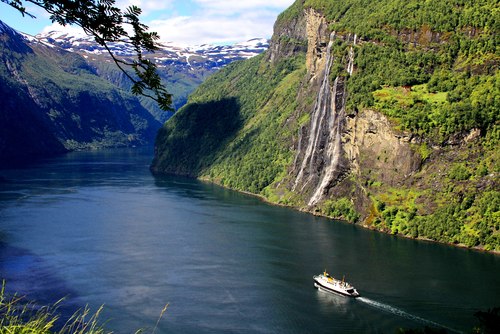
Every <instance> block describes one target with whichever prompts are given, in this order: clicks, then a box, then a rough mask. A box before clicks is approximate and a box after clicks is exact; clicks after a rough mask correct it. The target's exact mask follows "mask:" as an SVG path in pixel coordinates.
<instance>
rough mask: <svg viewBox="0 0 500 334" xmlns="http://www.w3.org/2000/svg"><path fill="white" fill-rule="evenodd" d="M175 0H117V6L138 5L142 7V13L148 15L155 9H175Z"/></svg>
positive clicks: (123, 7)
mask: <svg viewBox="0 0 500 334" xmlns="http://www.w3.org/2000/svg"><path fill="white" fill-rule="evenodd" d="M174 2H175V0H117V1H116V4H115V5H116V7H118V8H122V9H125V8H126V7H129V6H132V5H134V6H137V7H139V8H140V9H142V14H143V15H144V16H147V15H149V14H151V13H152V12H155V11H162V10H166V9H173V3H174Z"/></svg>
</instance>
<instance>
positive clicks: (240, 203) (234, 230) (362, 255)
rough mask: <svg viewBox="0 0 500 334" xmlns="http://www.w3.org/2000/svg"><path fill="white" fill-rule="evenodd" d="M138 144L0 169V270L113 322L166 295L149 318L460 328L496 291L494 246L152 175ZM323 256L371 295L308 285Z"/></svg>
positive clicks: (17, 282) (272, 325) (140, 314)
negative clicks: (425, 236)
mask: <svg viewBox="0 0 500 334" xmlns="http://www.w3.org/2000/svg"><path fill="white" fill-rule="evenodd" d="M150 156H151V153H150V151H148V152H141V151H133V150H122V151H114V152H111V151H110V152H76V153H73V154H69V155H67V156H65V157H61V158H58V159H52V160H49V161H47V162H46V163H45V164H39V165H38V166H36V167H33V168H25V169H22V170H8V171H2V173H1V175H2V177H4V178H5V179H7V180H8V182H6V183H5V182H3V183H1V184H0V230H1V231H2V232H1V234H0V236H1V240H2V242H3V244H2V246H1V247H0V275H1V276H2V277H3V278H7V280H8V281H9V282H12V286H13V287H15V289H16V290H18V291H19V292H21V293H28V294H31V295H33V296H35V297H36V298H37V299H39V300H43V301H45V300H53V301H55V300H56V299H58V298H59V297H60V296H61V295H68V302H69V303H70V305H79V306H84V305H85V304H90V306H92V307H93V308H94V309H96V308H98V307H99V306H100V305H102V304H105V313H104V315H103V317H104V318H105V319H109V321H108V323H107V325H108V326H109V327H110V329H112V330H114V331H115V332H118V333H130V332H133V331H135V330H136V329H138V328H142V327H150V328H151V327H153V326H154V324H155V323H156V320H157V319H158V316H159V313H160V311H161V309H162V308H163V306H164V305H165V304H166V303H169V305H170V306H169V308H168V310H167V313H166V314H165V316H164V318H163V320H162V321H161V323H160V324H159V329H158V332H167V333H234V332H239V333H275V332H283V333H304V332H310V333H332V332H340V333H360V332H377V333H380V332H385V333H391V332H394V331H395V330H396V329H397V328H399V327H422V326H423V325H425V323H423V322H422V321H420V320H419V319H425V320H426V321H430V322H432V323H436V324H440V325H443V326H446V327H449V328H457V329H460V330H463V331H468V330H469V329H470V328H472V327H473V325H474V322H473V321H474V319H473V316H472V315H473V313H474V312H475V311H476V310H485V309H488V308H491V307H494V306H497V305H498V301H499V300H500V298H499V296H500V284H498V277H500V257H498V256H494V255H491V254H481V253H477V252H473V251H468V250H463V249H456V248H452V247H447V246H442V245H436V244H431V243H423V242H417V241H412V240H405V239H399V238H394V237H391V236H387V235H382V234H378V233H375V232H371V231H366V230H363V229H359V228H357V227H356V226H352V225H347V224H344V223H338V222H333V221H331V220H328V219H323V218H318V217H314V216H311V215H307V214H304V213H300V212H295V211H292V210H288V209H285V208H281V207H275V206H269V205H266V204H264V203H262V202H261V201H260V200H259V199H257V198H254V197H249V196H246V195H242V194H240V193H236V192H232V191H228V190H225V189H222V188H220V187H217V186H214V185H212V184H207V183H202V182H197V181H194V180H189V179H185V178H177V177H157V178H155V177H153V176H152V175H151V174H150V173H149V170H148V164H149V162H150V159H151V157H150ZM324 268H328V270H329V271H331V272H332V275H333V276H338V277H342V276H343V275H346V276H347V277H349V282H351V283H352V284H353V285H354V286H356V288H358V290H359V291H360V293H361V294H362V295H363V298H365V299H366V300H367V301H372V303H371V304H370V303H366V302H363V300H361V301H358V300H353V299H350V298H345V297H342V296H337V295H333V294H330V293H324V292H322V291H318V290H317V289H314V288H313V279H312V276H313V275H315V274H318V273H319V272H322V271H323V269H324ZM470 282H474V284H471V283H470ZM8 284H9V283H8ZM377 305H379V306H380V305H385V306H388V307H390V309H394V310H404V312H405V313H401V312H399V313H398V312H390V311H388V308H387V307H386V308H385V309H384V307H377ZM390 309H389V310H390ZM405 314H409V315H411V317H408V316H404V315H405ZM427 324H429V323H427Z"/></svg>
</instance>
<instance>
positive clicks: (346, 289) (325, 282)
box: [313, 271, 359, 297]
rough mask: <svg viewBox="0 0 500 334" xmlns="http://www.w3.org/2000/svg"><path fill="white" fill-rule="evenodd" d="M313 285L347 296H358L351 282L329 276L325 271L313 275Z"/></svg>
mask: <svg viewBox="0 0 500 334" xmlns="http://www.w3.org/2000/svg"><path fill="white" fill-rule="evenodd" d="M313 279H314V287H316V288H318V289H320V290H324V291H328V292H333V293H338V294H341V295H344V296H349V297H359V292H358V290H356V289H355V288H354V287H353V286H352V285H351V284H349V283H347V282H345V281H344V279H342V280H338V279H336V278H333V277H332V276H330V274H329V273H327V272H326V271H324V272H323V274H322V275H316V276H313Z"/></svg>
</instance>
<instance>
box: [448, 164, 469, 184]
mask: <svg viewBox="0 0 500 334" xmlns="http://www.w3.org/2000/svg"><path fill="white" fill-rule="evenodd" d="M470 176H471V173H470V171H469V169H468V168H467V167H466V166H465V165H464V164H463V163H457V164H455V165H454V166H452V167H451V168H450V172H449V173H448V177H449V178H450V179H453V180H458V181H465V180H468V179H469V178H470Z"/></svg>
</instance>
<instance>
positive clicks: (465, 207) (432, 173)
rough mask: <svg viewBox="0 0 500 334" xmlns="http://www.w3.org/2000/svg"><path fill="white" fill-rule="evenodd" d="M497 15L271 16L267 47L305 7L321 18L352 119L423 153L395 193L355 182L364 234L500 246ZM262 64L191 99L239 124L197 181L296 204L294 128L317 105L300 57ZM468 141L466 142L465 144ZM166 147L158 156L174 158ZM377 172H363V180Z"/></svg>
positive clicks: (381, 184)
mask: <svg viewBox="0 0 500 334" xmlns="http://www.w3.org/2000/svg"><path fill="white" fill-rule="evenodd" d="M496 7H497V3H496V1H493V0H481V1H471V0H444V1H440V0H439V1H438V0H429V1H423V2H422V1H418V0H408V1H402V0H388V1H378V2H377V1H371V0H346V1H325V0H305V1H296V2H295V3H294V4H293V5H292V6H291V7H290V8H289V9H288V10H287V11H285V12H284V13H283V14H282V15H280V17H279V18H278V22H277V24H276V27H277V29H278V35H276V36H275V38H276V41H277V42H278V41H289V40H293V38H291V37H289V36H288V35H291V36H295V35H294V33H295V32H290V29H294V27H295V26H296V25H297V24H299V22H300V20H298V19H299V18H300V16H301V15H303V14H302V13H303V12H304V9H307V8H314V9H316V10H318V11H320V12H321V13H323V14H324V15H325V16H326V17H327V19H328V21H329V22H330V23H331V25H330V28H331V29H332V30H335V31H336V36H337V37H336V40H335V41H334V43H333V47H332V55H333V56H334V59H335V61H334V66H332V68H331V70H330V80H332V81H333V80H335V77H337V76H344V77H345V78H346V79H345V82H346V84H347V92H348V100H347V110H346V111H347V114H348V115H349V117H351V116H352V117H354V115H355V114H356V111H357V110H359V109H363V108H372V109H375V110H377V111H379V112H381V113H383V114H385V115H386V116H387V118H388V119H389V120H390V122H391V124H393V125H394V127H395V128H396V129H397V130H401V131H404V132H406V134H408V136H409V138H411V139H412V141H411V146H412V147H413V148H414V150H415V151H416V152H418V153H419V154H420V156H421V163H422V168H421V169H420V170H417V171H415V172H414V173H412V174H410V175H408V177H407V179H406V180H403V181H401V184H399V185H398V188H397V189H395V188H393V187H394V184H392V183H391V182H390V180H386V179H384V180H377V179H374V178H372V179H370V178H369V177H366V179H362V180H359V179H358V180H353V183H358V184H360V185H362V187H363V188H365V189H366V190H367V193H368V196H369V197H370V198H371V199H372V201H373V206H372V207H371V208H370V209H369V211H370V212H369V217H368V218H367V224H369V225H370V226H372V227H375V228H378V229H380V230H383V231H386V232H388V233H393V234H399V235H404V236H409V237H414V238H427V239H432V240H436V241H440V242H445V243H454V244H461V245H465V246H469V247H481V248H484V249H487V250H496V251H499V250H500V233H499V226H498V221H499V220H500V217H499V213H498V207H497V205H496V204H495V203H497V201H495V197H497V198H498V196H499V193H498V191H497V190H496V188H495V187H496V186H497V184H498V174H495V173H499V172H500V165H499V164H498V161H500V156H499V154H500V153H497V151H498V144H499V139H500V129H499V126H498V125H499V123H500V118H499V116H500V114H499V112H498V110H500V98H499V92H500V75H499V74H498V63H499V60H500V56H498V44H499V35H498V31H499V26H498V13H499V12H498V8H496ZM302 28H303V27H301V28H300V29H302ZM279 29H283V30H282V31H280V30H279ZM296 32H300V30H297V31H296ZM354 34H356V35H357V37H358V38H357V43H356V45H354V43H353V42H352V41H353V38H352V37H353V35H354ZM294 38H297V36H295V37H294ZM299 42H300V41H299ZM301 46H303V45H301ZM351 47H352V48H353V50H354V55H355V57H354V72H353V75H352V76H348V75H347V73H346V71H345V65H346V62H347V53H348V50H350V48H351ZM297 49H299V50H303V48H302V47H298V48H294V50H295V51H297ZM274 55H276V54H274ZM282 56H283V55H282ZM266 59H268V58H266V55H263V56H260V57H257V58H254V59H251V60H249V61H245V62H242V63H234V64H232V65H230V66H228V67H227V68H226V69H224V70H222V71H221V72H220V73H218V74H217V75H215V76H213V77H211V78H210V79H208V80H207V82H206V83H205V84H203V85H202V86H200V88H199V89H198V90H197V92H196V93H195V94H193V95H192V96H191V97H190V101H189V103H191V104H193V103H196V104H205V103H207V102H209V101H219V100H221V99H223V98H236V99H237V101H238V102H239V106H240V111H239V117H240V119H241V122H242V123H241V127H240V128H239V129H238V130H237V131H235V133H233V134H231V135H230V136H228V137H227V139H225V140H227V142H226V144H224V145H223V146H221V147H220V149H219V148H218V151H217V154H216V155H214V156H212V157H210V159H207V160H206V161H209V164H207V165H205V166H203V168H201V169H198V170H197V175H196V176H200V177H203V178H205V179H209V180H213V181H216V182H218V183H220V184H222V185H225V186H228V187H232V188H235V189H238V190H244V191H250V192H254V193H259V194H262V195H264V196H266V197H267V198H268V199H270V200H272V201H274V202H277V203H282V204H286V205H293V206H300V205H303V203H304V199H303V198H301V195H300V194H297V193H292V192H291V191H290V188H289V186H288V185H289V179H290V176H289V172H290V168H291V166H292V163H293V158H294V156H295V154H296V152H294V150H293V148H294V147H296V146H295V145H296V144H297V141H298V139H297V134H298V133H299V132H298V131H299V129H300V127H301V126H303V125H307V124H308V123H309V121H310V110H311V105H312V104H314V102H313V99H311V96H309V91H308V89H310V88H311V86H309V85H308V84H307V80H309V79H310V77H307V76H305V70H304V57H303V56H298V57H289V58H283V59H275V61H277V62H276V63H275V64H271V63H270V62H268V61H266ZM184 110H187V109H183V110H181V111H180V113H182V112H185V111H184ZM203 110H204V109H202V110H200V112H203ZM205 112H210V110H205ZM173 122H175V121H173ZM169 127H170V125H168V123H167V125H166V128H169ZM170 131H172V134H175V133H177V134H180V133H182V131H183V130H181V129H174V128H173V127H172V128H171V129H170ZM469 134H473V135H474V136H472V137H474V138H472V139H471V138H467V136H468V135H469ZM475 136H476V137H475ZM469 137H470V136H469ZM465 138H467V140H464V139H465ZM413 139H415V140H413ZM190 140H191V141H194V140H196V139H195V138H191V139H190ZM448 144H453V145H456V146H452V145H448ZM169 145H174V142H173V141H170V144H169ZM169 145H166V146H163V147H162V150H174V148H172V147H170V146H169ZM194 147H197V146H196V145H194ZM160 151H161V150H160ZM402 158H403V159H406V157H402ZM173 166H175V161H174V160H172V161H170V162H168V163H166V162H165V161H162V159H161V156H160V157H159V159H158V160H156V161H155V163H154V166H153V168H154V169H157V170H159V171H161V170H169V168H171V167H173ZM377 173H378V171H374V172H373V173H372V171H366V170H362V171H361V175H365V176H366V175H377ZM361 177H362V178H363V176H361ZM359 203H360V202H356V205H358V204H359ZM320 212H321V213H322V214H324V215H329V216H333V217H337V218H339V217H342V218H344V219H346V220H349V221H352V222H355V221H357V220H358V219H359V216H358V215H357V214H356V212H355V210H354V206H353V204H352V201H351V199H349V198H347V197H343V198H341V199H339V200H332V199H328V200H326V201H325V202H324V203H323V205H322V207H321V208H320Z"/></svg>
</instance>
